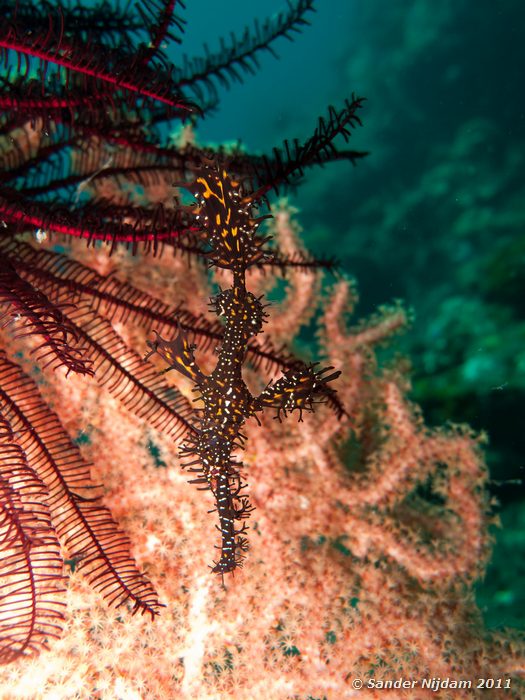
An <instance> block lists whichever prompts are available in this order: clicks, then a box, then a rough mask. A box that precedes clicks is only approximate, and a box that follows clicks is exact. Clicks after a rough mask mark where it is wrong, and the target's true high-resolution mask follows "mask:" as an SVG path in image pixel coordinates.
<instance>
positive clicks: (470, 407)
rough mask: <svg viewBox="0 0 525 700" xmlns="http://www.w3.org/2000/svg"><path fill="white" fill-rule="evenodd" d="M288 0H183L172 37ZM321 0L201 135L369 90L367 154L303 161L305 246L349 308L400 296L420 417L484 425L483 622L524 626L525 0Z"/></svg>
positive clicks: (218, 30)
mask: <svg viewBox="0 0 525 700" xmlns="http://www.w3.org/2000/svg"><path fill="white" fill-rule="evenodd" d="M280 7H281V3H280V2H279V0H272V1H271V2H270V1H268V2H255V1H252V2H250V3H246V2H242V1H241V0H229V1H228V2H222V3H220V4H219V3H215V2H211V1H210V0H192V1H191V2H188V3H187V14H186V17H187V19H188V24H187V30H186V32H185V35H184V40H183V44H182V50H183V51H184V50H186V51H188V52H191V50H192V49H193V50H195V49H197V48H198V46H200V45H201V44H202V42H205V41H207V39H208V38H209V39H210V42H212V39H213V37H214V36H217V34H223V33H227V32H228V31H229V30H232V31H240V30H241V29H242V28H243V27H244V26H245V24H247V23H250V22H251V21H253V20H254V19H255V17H257V16H261V14H262V15H269V14H270V13H271V11H272V10H274V11H277V10H278V9H279V8H280ZM316 10H317V11H316V14H315V15H312V17H311V24H312V26H311V27H309V28H308V29H307V30H305V34H304V35H303V36H302V37H299V38H298V40H297V41H296V42H294V43H293V44H290V43H289V42H286V41H281V42H280V43H279V44H278V47H277V49H278V54H279V57H280V60H279V61H278V62H275V61H274V59H273V58H272V57H271V56H269V55H268V56H263V57H262V58H261V70H260V71H259V72H258V73H257V74H256V75H255V76H253V77H251V78H250V80H247V81H246V82H245V84H243V85H239V86H237V85H234V86H233V88H232V89H231V90H230V91H229V93H228V94H227V95H226V96H225V99H223V101H222V102H221V106H220V108H219V110H218V112H217V113H216V114H215V115H213V116H211V117H209V118H207V119H206V120H204V122H202V123H201V125H200V126H199V138H200V139H201V141H203V142H208V141H213V142H216V143H223V142H225V141H237V140H241V142H242V143H243V144H245V145H246V147H247V148H248V149H249V150H251V151H259V150H260V151H261V152H267V151H268V150H269V149H270V148H271V146H272V145H273V144H274V143H278V142H279V141H280V140H282V139H283V138H285V137H290V136H298V137H302V136H305V135H307V134H308V133H309V131H310V129H311V127H312V125H313V123H314V120H315V117H316V115H317V114H321V113H322V112H323V108H324V105H326V104H327V103H334V104H337V103H338V101H339V100H340V99H341V96H343V95H348V94H350V93H351V92H352V91H354V92H355V93H356V94H358V95H363V96H365V97H366V98H367V103H365V108H364V110H363V112H362V115H361V116H362V118H363V122H364V126H365V128H364V129H363V130H358V131H356V132H355V133H354V134H353V137H352V147H355V148H358V149H363V150H367V151H370V155H369V156H368V157H367V158H365V159H364V160H361V161H360V162H359V164H358V166H357V167H356V168H353V167H352V166H351V165H349V164H347V163H341V164H338V163H335V164H333V165H332V166H331V167H330V168H327V169H325V170H318V171H316V172H314V173H311V174H310V176H309V177H308V178H306V179H305V183H304V184H303V185H302V186H301V187H300V188H299V189H298V190H297V192H296V193H293V194H292V195H291V197H290V198H291V201H292V203H293V204H294V205H296V206H298V207H299V209H300V210H301V220H302V222H303V224H305V225H304V232H303V237H304V241H305V244H306V246H307V247H308V249H309V250H311V251H312V252H313V253H315V254H319V255H320V254H323V255H326V254H334V255H336V256H337V258H338V259H339V261H340V262H341V264H342V269H343V270H344V271H345V272H346V273H349V274H351V275H352V276H354V277H355V278H356V280H357V283H358V289H359V294H360V300H361V301H360V306H359V309H358V315H362V314H367V313H370V312H371V311H373V310H374V309H375V308H377V305H378V304H382V303H384V302H387V301H389V300H392V299H394V298H399V299H402V300H403V301H404V302H405V303H406V304H407V305H408V306H409V307H410V308H411V309H412V310H413V312H414V322H413V324H412V327H411V329H410V331H409V332H408V333H407V334H406V335H404V336H403V337H401V338H399V339H398V341H397V343H396V345H397V350H399V351H400V352H402V353H403V354H405V355H406V356H407V357H408V358H410V362H411V364H412V366H413V374H412V376H413V392H412V397H413V398H414V400H415V401H417V402H418V403H419V404H420V405H421V406H422V408H423V412H424V415H425V418H426V421H427V422H428V423H429V424H430V425H440V424H443V423H445V422H447V421H451V422H454V423H469V424H470V425H471V426H472V427H473V428H475V429H476V430H478V431H486V432H487V434H488V437H489V442H488V445H487V446H486V454H487V460H488V464H489V467H490V471H491V476H492V482H491V490H492V493H493V495H494V497H495V498H496V499H497V500H498V502H499V506H498V509H499V510H500V515H501V520H502V524H503V529H498V530H497V531H496V532H495V536H496V546H495V551H494V557H493V562H492V565H491V567H490V568H489V570H488V572H487V576H486V579H485V580H484V582H483V583H482V584H481V585H479V589H478V602H479V604H480V607H481V608H482V609H483V610H484V614H485V620H486V623H487V625H488V626H491V627H499V626H502V625H512V626H517V627H522V628H523V626H524V625H525V593H524V589H523V585H522V582H523V576H524V574H525V505H524V488H523V477H524V469H525V456H524V455H525V432H524V430H523V423H524V416H525V410H524V406H525V401H524V399H525V317H524V311H525V308H524V302H523V298H524V292H525V276H524V274H523V266H524V262H525V226H524V224H525V179H524V176H523V175H524V159H525V98H524V92H523V75H524V69H525V48H524V46H525V42H524V36H523V34H524V32H523V28H524V27H525V9H524V7H523V4H522V3H520V2H518V1H517V0H515V1H513V0H507V1H505V2H490V1H483V2H473V0H459V1H458V0H443V1H441V2H439V3H436V2H433V1H432V0H415V1H414V2H407V1H397V2H389V3H385V2H381V1H379V0H367V2H350V1H349V0H324V2H320V3H318V4H317V7H316ZM210 47H211V48H213V44H212V43H210ZM178 50H179V49H177V51H178ZM173 58H174V59H175V60H176V54H173ZM313 328H314V326H313V325H312V329H313ZM311 339H312V336H310V337H308V334H306V335H305V336H304V341H305V342H306V343H308V342H309V341H311Z"/></svg>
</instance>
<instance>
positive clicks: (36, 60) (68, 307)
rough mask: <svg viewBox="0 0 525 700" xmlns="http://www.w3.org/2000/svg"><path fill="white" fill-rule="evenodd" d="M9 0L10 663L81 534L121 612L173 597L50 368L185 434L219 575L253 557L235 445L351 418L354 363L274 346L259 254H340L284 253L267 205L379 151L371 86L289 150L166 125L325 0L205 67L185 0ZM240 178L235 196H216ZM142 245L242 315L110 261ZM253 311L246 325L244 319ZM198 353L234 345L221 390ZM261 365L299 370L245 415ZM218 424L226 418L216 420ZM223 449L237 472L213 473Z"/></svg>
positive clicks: (4, 476) (6, 377)
mask: <svg viewBox="0 0 525 700" xmlns="http://www.w3.org/2000/svg"><path fill="white" fill-rule="evenodd" d="M0 9H1V13H0V16H1V17H2V19H1V20H0V62H1V65H2V75H1V94H0V108H1V110H2V111H1V115H0V225H1V227H0V236H1V238H0V248H1V250H0V255H1V262H0V302H1V303H2V306H3V311H4V313H3V320H4V323H3V341H2V342H3V347H4V350H5V352H2V354H1V355H0V402H1V403H0V409H1V425H0V429H1V430H0V432H1V437H2V441H3V447H2V452H1V461H0V469H1V472H0V477H1V481H0V486H1V488H2V497H3V501H2V504H3V505H2V507H3V510H2V516H1V521H0V528H1V529H0V544H1V559H0V585H1V590H2V596H1V601H0V639H1V642H0V644H1V646H0V660H1V661H4V662H6V661H10V660H12V659H14V658H17V657H18V656H20V655H23V654H26V653H30V652H32V651H34V650H37V649H39V648H40V647H42V646H43V645H45V642H46V640H47V639H48V638H49V637H50V636H54V635H56V634H57V633H58V631H59V629H60V627H61V622H62V604H63V600H62V595H63V583H64V578H63V576H62V570H61V554H60V545H61V546H62V548H63V551H64V552H65V554H66V556H67V560H68V561H69V563H70V565H71V566H72V567H74V568H77V569H78V570H80V571H82V572H84V574H85V576H86V578H87V580H88V581H89V582H90V583H91V584H92V585H93V586H94V588H95V589H96V590H98V591H100V593H101V594H102V595H103V596H104V598H105V599H106V600H107V601H108V602H109V603H110V604H115V605H124V604H126V605H129V606H130V608H131V609H132V610H133V611H137V610H140V611H141V612H149V613H150V614H151V615H152V616H154V615H155V614H157V612H158V608H159V605H160V604H159V602H158V597H157V594H156V592H155V590H154V588H153V586H152V584H151V583H150V582H149V580H148V578H147V577H146V576H145V574H143V573H141V572H140V571H139V569H138V568H137V565H136V563H135V561H134V560H133V558H132V557H131V554H130V547H129V541H128V539H127V537H126V535H125V534H124V532H123V531H122V530H121V529H119V528H118V527H117V525H116V523H115V521H114V520H113V517H112V516H111V514H110V512H109V510H108V509H107V508H106V507H105V506H104V505H103V504H102V500H101V496H102V490H101V489H100V488H98V487H96V486H95V485H94V483H93V482H92V480H91V476H90V465H89V464H88V463H87V462H86V461H85V459H84V457H83V456H82V454H81V451H80V449H79V446H78V445H77V444H76V443H75V441H74V440H73V437H72V436H71V435H70V433H69V432H68V428H67V426H66V425H64V419H60V418H59V417H58V415H57V413H56V412H55V410H53V408H52V406H51V404H52V399H50V398H49V397H48V396H45V386H43V387H42V386H39V383H41V382H42V381H43V383H44V384H45V383H46V381H48V380H46V377H48V376H50V375H49V370H50V369H53V370H58V373H60V372H62V371H63V372H64V374H65V375H66V376H67V375H70V379H71V378H72V377H73V378H75V377H78V378H79V379H82V378H83V380H84V381H88V382H90V383H91V384H93V383H97V385H98V386H100V387H101V388H103V390H104V391H107V392H109V393H110V394H111V395H112V396H114V397H115V399H116V400H118V401H119V402H120V403H121V404H122V405H123V406H125V407H126V409H128V410H129V411H130V412H131V413H133V414H134V415H135V416H136V417H138V418H139V419H140V420H142V421H143V422H144V423H145V424H147V425H148V426H149V427H151V429H154V430H157V431H160V432H162V433H164V434H165V435H167V436H168V437H170V438H172V439H174V440H180V439H182V438H183V437H184V440H185V448H182V449H185V450H186V452H187V453H188V454H195V455H197V456H198V458H199V466H198V467H197V470H198V472H199V476H198V477H197V480H198V481H203V483H204V482H205V485H206V487H210V488H211V490H212V491H213V494H214V497H215V500H216V507H217V510H218V516H219V522H220V529H221V534H222V545H221V548H222V551H221V557H220V559H219V562H218V563H217V564H215V565H214V567H213V568H214V570H215V571H218V572H219V573H221V574H223V573H226V572H228V571H231V570H233V569H234V568H235V567H236V566H237V565H238V564H239V563H240V561H241V559H242V554H241V552H243V551H244V550H245V549H246V540H245V538H244V537H243V535H242V533H243V532H244V530H245V529H246V525H245V524H243V521H244V520H245V519H246V518H247V517H248V515H249V513H250V510H251V506H250V504H249V501H248V500H247V498H246V497H245V496H243V495H242V494H241V492H240V491H241V488H242V484H241V477H240V471H239V468H238V467H236V466H234V463H233V462H232V460H231V450H232V448H233V447H234V440H235V438H238V439H239V440H240V441H241V442H242V440H243V437H242V435H241V434H240V433H239V432H238V428H240V427H241V425H242V422H243V421H244V419H245V418H247V417H249V416H250V415H254V414H255V413H256V412H257V411H258V410H260V409H262V408H263V407H264V406H274V407H275V408H277V410H278V415H280V414H281V413H282V414H283V415H286V413H287V412H288V411H293V410H294V409H299V410H300V411H301V410H303V409H306V410H309V409H311V408H312V404H313V403H314V400H316V399H317V400H326V401H329V402H330V404H331V405H332V407H333V408H334V409H335V410H336V412H337V413H338V414H340V415H341V414H342V413H343V408H342V406H341V404H340V403H339V401H338V400H337V397H336V396H335V393H334V392H333V390H331V389H330V388H329V387H328V386H327V383H328V382H329V381H331V380H332V379H334V378H335V376H336V374H332V375H330V376H328V377H327V376H326V375H325V374H324V373H323V372H322V371H319V370H318V369H316V368H315V367H314V366H313V365H305V364H302V363H300V362H299V361H298V360H296V359H295V358H294V357H293V356H292V355H291V354H290V353H289V352H287V351H284V350H283V349H276V348H275V347H274V346H272V344H271V343H269V342H260V341H259V340H258V339H257V338H255V335H256V334H257V333H258V332H260V330H261V327H262V320H263V317H264V312H263V311H262V306H261V303H260V301H259V299H257V298H256V297H255V296H253V295H252V294H250V293H249V292H247V291H246V288H245V286H244V282H243V281H242V279H241V277H242V276H243V275H244V271H245V270H246V269H247V268H248V267H250V266H256V267H258V268H260V269H265V268H274V269H278V270H280V271H282V272H283V273H284V272H286V271H287V270H294V269H301V270H304V271H308V270H309V269H310V270H316V269H318V268H320V267H330V266H331V262H330V261H316V260H313V259H311V258H309V257H308V256H306V255H303V254H300V253H294V254H292V255H287V254H285V253H284V252H282V251H280V250H279V249H278V248H277V247H275V246H274V247H273V248H272V249H271V251H270V252H268V251H266V250H265V249H264V247H263V244H264V243H265V240H264V239H263V238H261V237H259V236H258V234H257V228H258V222H257V220H256V219H255V218H254V217H253V216H252V211H253V208H254V206H255V205H256V204H261V203H264V201H265V199H266V196H267V195H268V194H269V193H270V192H271V191H272V190H277V189H278V188H279V187H280V186H286V185H288V184H290V183H292V182H296V180H297V178H299V177H301V176H302V175H303V173H304V171H305V170H306V169H307V168H309V167H311V166H313V165H318V164H319V165H322V164H324V163H326V162H329V161H333V160H339V159H348V160H350V161H352V162H353V161H355V160H356V159H358V158H360V157H361V156H363V155H364V154H363V153H361V152H357V151H353V150H344V149H343V150H341V149H339V148H338V147H337V146H336V140H337V139H338V138H341V139H343V140H344V141H347V140H348V137H349V135H350V130H351V129H352V128H353V127H354V126H355V125H356V124H358V123H359V117H358V110H359V108H360V107H361V104H362V101H361V100H360V99H358V98H352V99H351V100H349V101H346V102H345V103H344V105H343V107H342V108H341V109H339V110H336V109H334V108H332V107H330V108H329V112H328V116H327V117H326V118H321V119H319V121H318V123H317V126H316V128H315V131H314V133H313V135H312V136H311V138H310V139H308V140H307V141H305V142H304V143H299V142H298V141H294V142H293V143H292V144H290V143H289V142H284V144H283V145H282V146H281V147H280V148H276V149H274V151H273V153H272V154H271V155H269V156H250V155H247V154H246V153H243V152H241V151H238V150H235V149H233V150H230V151H228V152H226V151H224V150H223V149H211V148H200V147H198V146H196V145H194V144H193V143H191V142H190V141H186V142H184V143H181V144H180V145H178V146H173V145H168V144H165V143H163V141H162V137H161V133H160V127H162V125H164V124H165V123H167V122H170V121H172V120H183V121H186V122H187V121H188V120H190V121H191V123H192V124H195V123H197V122H198V119H199V118H200V116H201V115H203V114H206V113H208V112H209V111H210V110H212V109H213V107H214V106H215V105H216V103H217V100H218V90H217V87H218V86H219V85H220V86H228V84H229V82H230V81H231V80H235V79H239V78H241V77H242V75H243V74H244V73H246V72H248V73H249V72H253V70H254V69H255V68H256V67H257V60H258V55H259V53H260V52H261V51H270V52H272V51H273V49H272V46H273V43H274V41H275V40H277V39H279V38H281V37H287V38H291V36H292V35H293V33H295V32H297V31H298V30H300V29H302V27H303V26H304V25H306V24H307V23H308V22H307V17H308V14H309V13H310V12H311V11H312V9H313V2H312V0H297V2H289V3H288V6H287V9H286V11H284V12H282V13H280V14H278V15H277V16H275V17H273V18H272V19H271V20H268V21H266V22H265V23H263V24H262V25H256V27H255V28H254V29H253V30H250V29H247V30H246V31H245V32H244V34H243V35H242V37H241V38H233V39H232V40H231V41H230V42H226V41H221V51H220V52H218V53H211V52H206V54H205V55H204V56H203V57H197V58H193V59H187V58H184V59H183V60H182V62H181V64H180V65H178V66H177V65H172V64H171V63H170V62H169V61H168V60H167V59H165V58H164V57H163V55H162V53H161V52H160V47H161V44H163V42H165V41H175V42H176V41H177V40H178V37H179V35H180V33H181V32H182V31H183V29H184V21H183V19H182V17H181V16H180V12H181V11H182V10H183V4H182V3H180V2H179V3H175V2H173V0H158V2H157V3H151V2H148V3H146V2H142V1H139V2H137V3H134V4H133V5H132V6H130V7H123V6H120V5H117V6H116V7H110V6H109V5H108V4H107V3H106V2H100V3H98V4H97V5H95V6H92V7H87V6H83V5H81V4H80V3H77V4H73V3H67V4H66V3H65V4H62V5H57V4H56V3H47V2H42V3H40V5H39V6H38V7H36V8H35V6H34V4H33V3H25V2H16V3H10V2H0ZM210 164H211V165H210ZM210 178H212V179H213V181H212V179H210ZM174 183H175V184H176V185H177V186H179V187H180V186H181V185H182V186H188V185H189V186H190V189H191V192H192V193H193V194H197V200H198V202H197V206H188V205H187V204H183V203H182V200H181V198H180V197H175V198H174V196H173V195H174V194H176V192H177V191H176V190H175V189H174ZM225 190H227V191H228V197H229V199H228V201H226V199H224V201H223V202H222V203H221V207H222V208H219V209H217V206H216V205H217V203H218V202H221V194H220V192H224V191H225ZM233 199H236V201H235V203H234V202H233ZM234 204H235V206H237V205H238V210H239V211H238V212H237V210H235V211H234V210H233V208H232V207H233V206H234ZM212 205H215V209H214V208H213V206H212ZM217 217H220V221H219V220H218V218H217ZM241 219H242V220H241ZM78 239H84V241H85V242H87V243H88V244H91V246H92V247H94V248H95V252H94V257H93V256H92V257H89V256H87V258H86V259H85V260H83V259H82V252H81V248H79V241H78ZM241 241H242V245H240V246H239V243H240V242H241ZM57 242H58V243H59V245H57ZM103 243H106V244H107V250H106V247H101V246H102V244H103ZM123 247H126V248H127V251H128V252H129V253H131V254H137V253H139V252H140V254H141V255H144V256H146V257H147V256H150V257H148V261H149V262H148V264H150V265H152V264H153V265H154V264H161V263H160V262H158V263H156V262H155V260H159V261H160V260H162V258H161V257H160V253H161V252H162V253H163V255H164V256H166V255H168V254H169V253H170V252H171V253H172V254H173V253H186V254H187V255H188V256H189V258H190V259H194V260H196V261H204V262H207V263H211V264H212V265H214V266H215V267H219V268H224V269H227V270H230V272H232V274H233V276H234V283H233V286H232V287H231V289H229V290H225V291H223V292H220V293H218V294H217V295H215V296H214V298H213V300H212V303H213V308H214V310H215V311H216V312H217V313H218V314H222V315H224V316H225V318H226V323H225V325H223V324H222V323H220V322H219V321H217V320H216V321H210V320H208V318H207V317H206V316H205V315H204V314H203V313H202V312H195V311H193V310H192V309H191V308H189V307H188V305H183V304H182V303H177V302H176V300H175V299H173V300H172V299H169V300H168V301H165V300H161V299H159V298H156V297H155V296H154V295H153V294H151V293H149V291H148V290H147V289H144V288H143V287H142V288H141V287H140V286H137V285H135V284H134V281H133V280H123V279H119V275H118V274H111V273H110V272H108V270H109V269H110V268H111V269H113V268H114V263H112V264H109V263H108V262H107V260H108V257H107V252H109V253H114V255H113V258H112V260H113V261H115V260H117V258H118V256H119V255H120V256H122V261H124V262H125V259H126V258H125V256H126V255H127V254H128V253H126V252H125V251H123V250H122V248H123ZM84 248H85V243H84ZM139 249H140V250H139ZM155 254H158V256H159V257H157V258H153V257H152V255H155ZM97 256H98V257H97ZM95 259H96V262H95ZM152 261H153V262H152ZM196 264H197V265H198V262H197V263H196ZM189 274H190V273H189V272H188V275H189ZM174 296H175V295H174ZM197 306H198V304H197ZM235 314H241V316H239V315H238V316H237V318H236V320H235V319H234V316H235ZM244 316H246V319H245V318H244ZM248 318H249V322H248V321H247V319H248ZM246 324H248V325H246ZM128 325H130V326H133V325H135V326H139V327H141V328H142V329H143V330H144V329H145V330H149V329H156V330H157V331H158V332H159V333H163V334H164V335H166V336H167V337H168V340H166V341H164V340H162V339H161V337H160V336H159V340H157V341H155V342H154V343H153V345H152V349H153V350H156V351H157V352H159V353H161V354H162V355H163V356H164V357H165V359H167V360H168V362H169V363H170V365H171V366H176V367H177V368H178V369H180V370H182V371H183V374H184V373H185V374H186V376H189V377H190V378H191V379H193V380H194V381H196V384H197V386H198V388H199V390H200V394H201V398H202V399H203V401H204V417H202V415H199V414H198V413H196V412H195V409H194V408H193V406H192V404H191V402H190V401H189V400H188V398H187V396H186V395H185V394H184V393H183V392H182V391H181V390H180V389H178V388H177V387H174V386H173V385H171V384H169V383H167V381H166V380H165V378H164V377H163V376H161V375H159V373H158V372H157V370H155V369H154V368H153V367H152V366H151V365H149V364H147V363H144V362H143V360H142V358H141V353H142V348H141V347H136V346H135V345H134V344H133V342H132V338H133V333H132V332H131V331H128V330H127V328H128ZM193 344H196V345H198V346H199V349H200V350H206V349H208V348H209V347H210V346H212V345H219V346H220V347H221V351H220V354H219V363H218V367H220V372H219V374H220V376H215V377H214V378H213V382H212V383H211V384H210V382H211V381H212V380H210V379H209V377H213V376H214V375H213V374H212V375H208V379H205V377H204V373H202V372H201V370H198V369H197V367H196V365H195V366H194V365H193V364H192V362H193V356H192V352H193V350H192V345H193ZM244 357H246V360H247V361H248V362H250V363H251V365H252V367H254V368H255V369H256V370H257V369H258V368H259V367H260V366H261V364H262V363H263V362H264V363H265V364H267V365H269V366H271V367H273V368H274V369H280V370H281V371H282V372H283V376H282V378H281V379H279V380H277V382H276V383H275V384H271V385H269V386H268V387H267V388H266V389H265V390H264V391H263V392H262V393H261V394H260V396H259V397H258V399H253V397H252V404H251V405H248V403H249V401H248V403H246V402H245V404H246V405H245V406H244V408H243V407H242V405H241V404H242V400H241V399H242V398H243V397H244V398H245V399H247V396H246V393H245V388H244V386H243V385H241V383H240V379H239V377H240V374H238V373H237V374H236V375H235V379H234V383H233V384H229V383H227V382H226V377H227V375H228V372H230V373H231V372H232V371H233V370H232V367H235V372H237V370H239V372H240V364H241V362H242V360H243V359H244ZM35 363H36V364H35ZM173 363H175V365H174V364H173ZM199 372H201V374H199ZM31 374H32V375H33V376H30V375H31ZM41 377H44V379H43V380H41ZM49 381H51V380H49ZM223 381H224V382H225V383H224V385H221V382H223ZM228 381H229V380H228ZM235 382H236V383H235ZM71 386H73V385H71ZM221 386H224V391H225V395H221ZM230 390H231V392H233V394H232V398H228V396H229V395H230V393H231V392H230ZM233 395H234V396H235V401H234V400H233ZM247 400H248V399H247ZM230 401H232V403H231V409H230V413H233V414H235V419H234V420H233V423H231V421H230V422H228V421H226V423H224V426H225V427H224V430H226V432H228V431H230V432H229V433H228V436H227V437H228V440H230V442H229V443H228V445H227V446H226V447H224V446H222V447H221V445H222V443H221V440H223V439H224V437H225V434H223V433H220V431H219V432H217V431H218V426H219V422H218V417H219V411H221V412H222V411H224V414H228V410H227V409H228V405H229V404H228V403H227V402H230ZM212 411H214V413H213V415H212ZM206 421H214V423H213V426H212V428H213V430H215V433H213V432H212V429H209V425H208V423H207V422H206ZM221 425H222V423H221ZM232 426H233V427H232ZM203 435H205V436H206V439H204V437H203ZM237 444H238V443H237ZM223 448H224V449H223ZM215 452H217V453H218V454H219V453H220V456H221V460H222V461H221V464H220V465H218V466H217V465H216V466H209V463H210V460H213V459H214V455H215ZM234 521H241V526H240V528H238V529H235V523H234Z"/></svg>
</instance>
